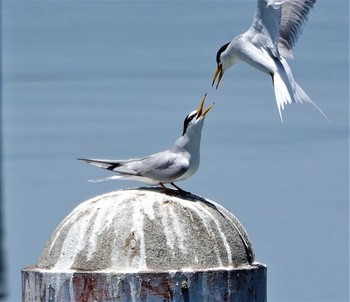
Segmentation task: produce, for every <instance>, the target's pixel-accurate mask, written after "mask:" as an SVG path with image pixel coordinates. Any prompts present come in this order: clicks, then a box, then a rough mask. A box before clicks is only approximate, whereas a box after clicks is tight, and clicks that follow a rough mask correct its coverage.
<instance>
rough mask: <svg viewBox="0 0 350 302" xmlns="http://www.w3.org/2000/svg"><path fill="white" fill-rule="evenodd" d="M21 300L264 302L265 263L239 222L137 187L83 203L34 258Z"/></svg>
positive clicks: (214, 209) (201, 203) (206, 204)
mask: <svg viewBox="0 0 350 302" xmlns="http://www.w3.org/2000/svg"><path fill="white" fill-rule="evenodd" d="M22 295H23V299H22V300H23V301H25V302H32V301H41V302H42V301H45V302H49V301H50V302H51V301H52V302H54V301H65V302H66V301H81V302H83V301H84V302H85V301H86V302H90V301H91V302H92V301H118V302H119V301H134V302H139V301H148V302H151V301H162V302H164V301H184V302H187V301H199V302H204V301H208V302H213V301H214V302H215V301H218V302H219V301H220V302H221V301H242V302H243V301H249V302H250V301H258V302H265V301H266V266H265V265H263V264H259V263H256V262H254V253H253V250H252V247H251V244H250V242H249V239H248V237H247V234H246V232H245V230H244V228H243V227H242V225H241V224H240V223H239V221H238V220H237V219H236V218H235V217H234V216H233V215H232V214H231V213H230V212H229V211H227V210H226V209H225V208H223V207H222V206H220V205H218V204H216V203H214V202H212V201H208V200H206V199H204V198H202V197H199V196H196V195H180V194H178V193H174V194H173V195H168V194H165V193H164V191H163V190H162V189H158V188H137V189H128V190H121V191H116V192H111V193H108V194H104V195H101V196H98V197H95V198H93V199H90V200H88V201H85V202H83V203H81V204H80V205H79V206H78V207H77V208H75V209H74V210H73V211H72V212H71V214H69V215H68V216H67V217H66V218H65V219H64V220H63V221H62V223H61V224H60V225H59V226H58V227H57V228H56V230H55V231H54V233H53V234H52V236H51V238H50V239H49V241H48V242H47V244H46V246H45V248H44V250H43V252H42V254H41V256H40V258H39V261H38V263H37V264H36V265H35V266H32V267H27V268H25V269H23V270H22Z"/></svg>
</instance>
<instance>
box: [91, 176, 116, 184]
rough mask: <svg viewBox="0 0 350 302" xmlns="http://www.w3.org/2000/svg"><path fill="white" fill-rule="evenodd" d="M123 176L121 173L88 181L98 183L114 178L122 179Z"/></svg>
mask: <svg viewBox="0 0 350 302" xmlns="http://www.w3.org/2000/svg"><path fill="white" fill-rule="evenodd" d="M122 178H123V177H122V176H121V175H115V176H111V177H106V178H98V179H89V180H88V182H90V183H98V182H103V181H109V180H114V179H122Z"/></svg>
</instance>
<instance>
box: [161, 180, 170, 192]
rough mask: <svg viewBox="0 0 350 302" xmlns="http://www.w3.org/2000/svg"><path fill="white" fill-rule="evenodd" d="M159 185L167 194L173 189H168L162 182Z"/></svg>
mask: <svg viewBox="0 0 350 302" xmlns="http://www.w3.org/2000/svg"><path fill="white" fill-rule="evenodd" d="M159 185H160V186H161V187H162V188H163V189H164V190H165V191H166V192H170V191H172V190H171V189H169V188H167V187H166V186H164V185H163V183H162V182H160V183H159Z"/></svg>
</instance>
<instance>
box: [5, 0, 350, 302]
mask: <svg viewBox="0 0 350 302" xmlns="http://www.w3.org/2000/svg"><path fill="white" fill-rule="evenodd" d="M255 5H256V4H255V1H253V0H251V1H230V2H227V1H186V2H185V1H170V2H165V1H164V2H163V1H147V2H124V1H118V2H117V1H103V2H101V1H89V2H82V1H50V2H49V1H31V2H24V1H3V3H2V60H3V62H2V64H3V65H2V69H3V91H2V117H3V125H2V127H3V128H2V134H3V170H4V171H3V173H4V179H3V183H4V190H5V192H4V204H3V211H4V219H5V221H4V224H5V226H4V228H5V243H4V244H5V251H6V266H7V274H6V276H7V288H8V291H9V297H8V301H15V302H16V301H20V299H21V283H20V270H21V269H22V268H24V267H26V266H29V265H33V264H35V263H36V261H37V259H38V257H39V255H40V252H41V250H42V249H43V246H44V245H45V243H46V241H47V240H48V238H49V236H50V234H51V233H52V231H53V229H54V228H55V227H56V226H57V225H58V223H59V222H60V221H61V220H62V219H63V218H64V217H65V216H66V215H67V214H68V213H69V212H70V211H71V210H72V209H73V208H74V207H75V206H77V205H78V204H79V203H80V202H82V201H84V200H86V199H89V198H91V197H93V196H96V195H99V194H102V193H105V192H109V191H112V190H117V189H122V188H128V187H131V186H138V185H140V184H139V183H135V182H127V181H115V182H106V183H99V184H90V183H88V182H87V180H88V179H94V178H101V177H107V176H111V174H109V173H108V172H107V171H103V170H101V169H97V168H94V167H91V166H89V165H85V164H83V163H81V162H78V161H76V160H75V159H76V158H77V157H100V158H129V157H137V156H143V155H147V154H150V153H154V152H157V151H160V150H162V149H165V148H167V147H168V146H169V145H171V144H172V143H173V141H174V140H175V139H176V138H177V137H178V136H179V135H180V134H181V131H182V122H183V118H184V117H185V116H186V115H187V113H188V112H190V111H191V110H192V109H194V108H196V106H197V104H198V103H199V101H200V99H201V97H202V96H203V94H204V93H205V92H208V98H207V99H208V103H209V102H212V101H215V102H216V105H215V107H214V108H213V109H212V111H211V112H210V113H209V114H208V116H207V118H206V121H205V125H204V129H203V137H202V149H201V152H202V157H201V166H200V169H199V171H198V172H197V174H196V175H194V176H193V177H192V178H191V179H188V180H187V181H185V182H183V183H180V184H179V185H180V186H181V187H183V188H184V189H185V190H189V191H191V192H193V193H197V194H199V195H202V196H205V197H207V198H210V199H212V200H214V201H216V202H219V203H221V204H222V205H224V206H225V207H226V208H228V209H229V210H230V211H231V212H233V213H234V214H235V215H236V216H237V217H238V219H240V221H241V222H242V224H243V225H244V227H245V228H246V230H247V232H248V234H249V236H250V240H251V241H252V243H253V246H254V248H255V253H256V259H257V261H259V262H263V263H265V264H267V266H268V300H269V301H274V302H279V301H334V302H335V301H348V298H349V275H348V273H349V272H348V269H349V205H348V201H349V177H348V168H349V161H348V151H349V150H348V134H349V133H348V131H349V127H348V125H349V123H348V122H349V120H348V113H349V108H348V102H349V90H348V83H349V59H348V45H349V41H348V40H349V27H348V26H349V20H348V12H349V4H348V1H347V0H339V1H335V0H332V1H331V0H328V1H318V3H317V4H316V6H315V9H314V10H312V12H311V15H310V21H309V22H308V23H307V25H306V26H305V30H304V33H303V35H302V36H301V37H300V39H299V41H298V43H297V45H296V47H295V50H294V55H295V60H292V61H290V65H291V67H292V69H293V72H294V76H295V78H296V80H297V81H298V83H299V84H300V85H301V86H302V87H303V88H304V89H305V91H306V92H307V93H308V94H309V96H310V97H311V98H312V99H313V100H314V101H315V102H316V103H317V104H318V106H320V107H321V108H322V110H323V111H324V112H325V113H326V114H327V115H328V117H329V118H330V119H331V123H329V122H328V121H327V120H325V119H324V118H323V117H322V115H321V114H319V112H318V111H317V110H315V109H314V108H313V107H312V106H311V105H307V104H305V105H293V106H288V107H287V108H286V110H285V111H284V120H285V122H284V124H282V123H281V122H280V120H279V116H278V112H277V108H276V104H275V100H274V94H273V89H272V87H271V79H270V78H269V77H268V76H266V75H265V74H263V73H260V72H257V71H255V70H253V69H252V68H251V67H250V66H247V65H245V64H243V63H240V64H237V66H235V68H233V69H230V70H229V71H228V72H227V73H226V74H225V76H224V78H223V80H222V82H221V85H220V88H219V90H217V91H216V90H215V89H213V88H211V80H212V76H213V73H214V70H215V55H216V51H217V50H218V48H219V47H220V46H221V45H222V44H224V43H226V42H228V41H230V40H231V38H232V37H233V36H234V35H236V34H239V33H241V32H243V31H244V30H246V29H247V28H248V26H249V25H250V23H251V19H252V16H253V12H254V10H255Z"/></svg>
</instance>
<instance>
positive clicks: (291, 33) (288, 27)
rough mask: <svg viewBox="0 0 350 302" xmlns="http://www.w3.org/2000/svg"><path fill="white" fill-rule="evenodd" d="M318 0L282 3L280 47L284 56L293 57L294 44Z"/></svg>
mask: <svg viewBox="0 0 350 302" xmlns="http://www.w3.org/2000/svg"><path fill="white" fill-rule="evenodd" d="M315 3H316V0H288V1H285V2H284V3H283V5H282V12H281V22H280V31H279V41H278V49H279V51H280V54H281V55H282V56H283V57H284V58H293V51H292V49H293V46H294V44H295V43H296V42H297V41H298V38H299V36H300V34H301V32H302V26H303V25H304V24H305V22H306V21H307V19H308V15H309V12H310V10H311V9H312V8H313V6H314V4H315Z"/></svg>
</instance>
